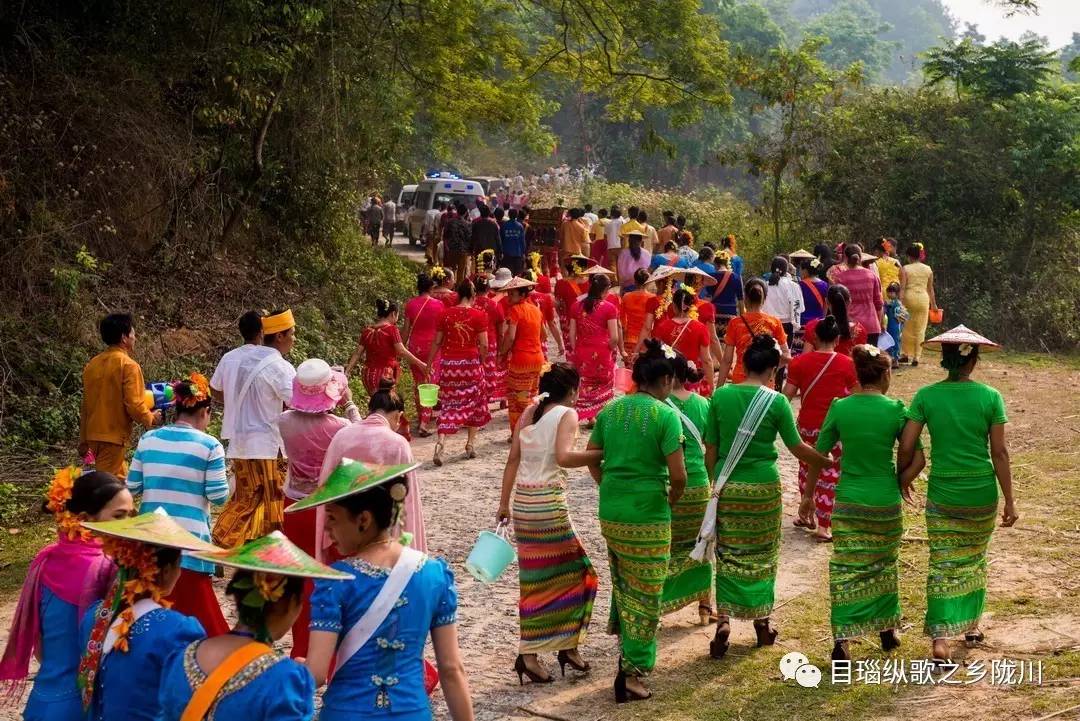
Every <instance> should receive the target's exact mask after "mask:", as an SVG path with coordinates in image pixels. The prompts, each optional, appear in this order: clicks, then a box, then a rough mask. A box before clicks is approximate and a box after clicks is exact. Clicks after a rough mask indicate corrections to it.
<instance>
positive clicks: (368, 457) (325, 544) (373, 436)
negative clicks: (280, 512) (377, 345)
mask: <svg viewBox="0 0 1080 721" xmlns="http://www.w3.org/2000/svg"><path fill="white" fill-rule="evenodd" d="M404 412H405V401H404V400H402V398H401V396H400V395H398V392H397V390H396V389H395V388H394V385H393V383H392V382H391V381H390V380H383V381H382V382H381V383H380V385H379V388H378V390H376V391H375V393H373V394H372V395H371V399H370V400H369V401H368V415H367V417H366V418H364V419H363V420H362V421H360V422H359V423H353V424H351V425H348V426H345V427H344V428H342V429H341V430H340V431H338V432H337V433H336V434H335V435H334V437H333V439H332V440H331V441H330V445H329V446H328V447H327V449H326V455H325V456H323V463H322V469H321V470H320V471H319V485H320V486H321V485H322V484H323V483H325V482H326V479H327V478H329V477H330V474H331V473H332V472H333V471H334V469H335V468H337V467H338V466H339V465H340V464H341V459H343V458H351V459H352V460H354V461H360V462H361V463H363V464H365V465H372V464H374V465H380V466H392V465H397V464H399V463H415V460H414V459H413V454H412V448H410V447H409V442H408V441H407V440H405V439H404V438H403V437H402V436H401V435H400V434H399V433H396V432H395V431H394V429H395V428H397V427H398V423H399V421H400V419H401V416H402V415H403V414H404ZM406 478H407V479H408V482H409V492H408V494H407V495H406V496H405V501H404V504H405V505H404V512H403V513H402V518H401V529H400V530H401V531H403V532H405V533H409V534H412V543H411V545H412V547H413V548H415V549H416V550H418V551H426V550H427V540H426V537H425V536H424V511H423V505H422V504H421V502H420V479H419V478H417V476H416V472H415V471H411V472H410V473H408V474H407V475H406ZM324 508H325V507H324V506H319V508H318V514H317V521H316V524H317V528H316V534H317V535H316V537H317V538H321V539H322V543H320V544H319V548H318V549H316V550H317V551H318V556H317V557H318V559H319V560H320V561H324V562H326V563H330V562H331V561H332V560H337V559H338V558H340V556H337V555H336V549H334V547H333V542H332V541H331V540H330V537H329V536H328V535H327V534H326V533H325V532H324V531H325V514H324V510H323V509H324Z"/></svg>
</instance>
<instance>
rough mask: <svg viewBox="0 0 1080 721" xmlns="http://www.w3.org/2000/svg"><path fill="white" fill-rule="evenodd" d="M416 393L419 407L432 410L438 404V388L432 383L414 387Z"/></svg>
mask: <svg viewBox="0 0 1080 721" xmlns="http://www.w3.org/2000/svg"><path fill="white" fill-rule="evenodd" d="M416 392H417V393H418V394H419V395H420V405H422V406H423V407H424V408H434V407H435V405H436V404H437V403H438V402H439V386H437V385H435V384H434V383H421V384H420V385H418V386H416Z"/></svg>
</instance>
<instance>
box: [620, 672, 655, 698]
mask: <svg viewBox="0 0 1080 721" xmlns="http://www.w3.org/2000/svg"><path fill="white" fill-rule="evenodd" d="M649 698H652V692H651V691H650V692H648V693H646V694H645V695H644V696H639V695H638V694H637V692H635V691H631V690H630V689H628V688H627V687H626V671H623V670H622V669H621V668H620V669H619V673H618V674H617V675H616V676H615V703H627V702H629V701H644V700H645V699H649Z"/></svg>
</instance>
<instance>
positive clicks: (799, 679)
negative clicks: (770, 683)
mask: <svg viewBox="0 0 1080 721" xmlns="http://www.w3.org/2000/svg"><path fill="white" fill-rule="evenodd" d="M780 675H781V676H783V677H784V680H785V681H790V680H792V679H795V683H797V684H799V685H800V686H802V687H803V688H817V687H818V686H819V685H821V669H820V668H818V667H817V666H814V665H813V664H811V663H810V659H808V658H807V657H806V656H805V655H804V654H801V653H799V652H798V651H792V652H790V653H786V654H784V657H783V658H782V659H780Z"/></svg>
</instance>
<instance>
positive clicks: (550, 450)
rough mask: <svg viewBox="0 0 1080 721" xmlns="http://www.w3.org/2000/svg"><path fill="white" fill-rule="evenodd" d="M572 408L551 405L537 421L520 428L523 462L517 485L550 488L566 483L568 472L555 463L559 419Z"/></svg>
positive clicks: (519, 468) (563, 485) (519, 469)
mask: <svg viewBox="0 0 1080 721" xmlns="http://www.w3.org/2000/svg"><path fill="white" fill-rule="evenodd" d="M569 410H570V407H569V406H563V405H556V406H549V407H548V409H547V410H546V411H545V412H544V415H543V416H541V417H540V420H538V421H537V422H536V423H533V424H532V425H530V426H528V427H527V428H522V429H520V430H518V435H519V436H520V438H521V464H520V465H519V466H518V472H517V485H518V486H521V487H524V488H547V487H549V486H557V487H560V488H564V487H565V486H566V471H564V470H563V469H561V468H559V464H557V463H556V462H555V437H556V435H558V431H559V421H560V420H562V417H563V415H565V414H566V412H567V411H569Z"/></svg>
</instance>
